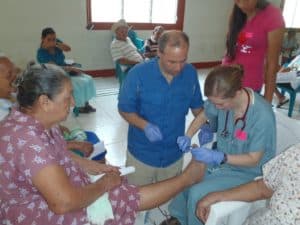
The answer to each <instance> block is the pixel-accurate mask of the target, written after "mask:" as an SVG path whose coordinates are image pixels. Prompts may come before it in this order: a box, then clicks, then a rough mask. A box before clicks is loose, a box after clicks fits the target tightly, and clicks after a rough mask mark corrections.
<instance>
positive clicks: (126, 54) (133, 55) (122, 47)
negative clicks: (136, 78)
mask: <svg viewBox="0 0 300 225" xmlns="http://www.w3.org/2000/svg"><path fill="white" fill-rule="evenodd" d="M110 51H111V56H112V58H113V60H114V61H115V62H116V61H117V60H119V59H121V58H126V59H128V60H132V61H136V62H142V61H143V57H142V56H141V55H140V53H139V52H138V51H137V48H136V47H135V46H134V44H133V43H132V41H131V40H130V38H129V37H127V39H126V41H120V40H117V39H114V40H113V41H112V43H111V45H110ZM121 68H122V70H123V71H125V70H126V68H127V67H126V66H122V65H121Z"/></svg>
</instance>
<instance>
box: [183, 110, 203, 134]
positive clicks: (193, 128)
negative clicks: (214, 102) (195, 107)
mask: <svg viewBox="0 0 300 225" xmlns="http://www.w3.org/2000/svg"><path fill="white" fill-rule="evenodd" d="M193 113H194V112H193ZM196 113H197V112H196ZM194 115H195V114H194ZM206 121H207V117H206V115H205V113H204V110H203V109H201V110H200V111H199V112H198V115H197V116H196V117H195V119H194V120H193V121H192V123H191V124H190V126H189V128H188V130H187V132H186V135H187V136H189V137H193V136H194V134H195V133H196V132H197V131H198V130H199V128H200V127H201V125H202V124H204V123H205V122H206Z"/></svg>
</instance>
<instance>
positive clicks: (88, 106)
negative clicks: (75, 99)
mask: <svg viewBox="0 0 300 225" xmlns="http://www.w3.org/2000/svg"><path fill="white" fill-rule="evenodd" d="M85 108H86V109H87V110H88V111H89V112H96V109H95V108H94V107H92V106H91V105H90V104H87V105H85Z"/></svg>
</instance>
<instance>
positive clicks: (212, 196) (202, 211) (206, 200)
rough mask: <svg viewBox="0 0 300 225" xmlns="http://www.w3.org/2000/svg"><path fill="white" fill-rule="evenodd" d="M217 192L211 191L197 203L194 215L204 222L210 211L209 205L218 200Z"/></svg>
mask: <svg viewBox="0 0 300 225" xmlns="http://www.w3.org/2000/svg"><path fill="white" fill-rule="evenodd" d="M218 196H219V193H218V192H212V193H209V194H208V195H206V196H204V197H203V198H202V199H201V200H199V201H198V203H197V208H196V216H197V217H198V218H199V219H200V220H201V221H202V222H203V223H205V222H206V220H207V218H208V216H209V213H210V206H211V205H212V204H214V203H216V202H218Z"/></svg>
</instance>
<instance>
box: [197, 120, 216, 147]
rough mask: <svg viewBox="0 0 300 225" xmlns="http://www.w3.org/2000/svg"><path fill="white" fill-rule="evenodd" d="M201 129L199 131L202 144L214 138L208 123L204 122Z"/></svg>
mask: <svg viewBox="0 0 300 225" xmlns="http://www.w3.org/2000/svg"><path fill="white" fill-rule="evenodd" d="M200 129H201V130H200V131H199V133H198V139H199V144H200V146H203V145H205V144H207V143H209V142H211V141H212V140H213V138H214V134H213V132H212V129H211V128H210V126H209V124H207V123H205V124H203V125H202V126H201V128H200Z"/></svg>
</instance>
